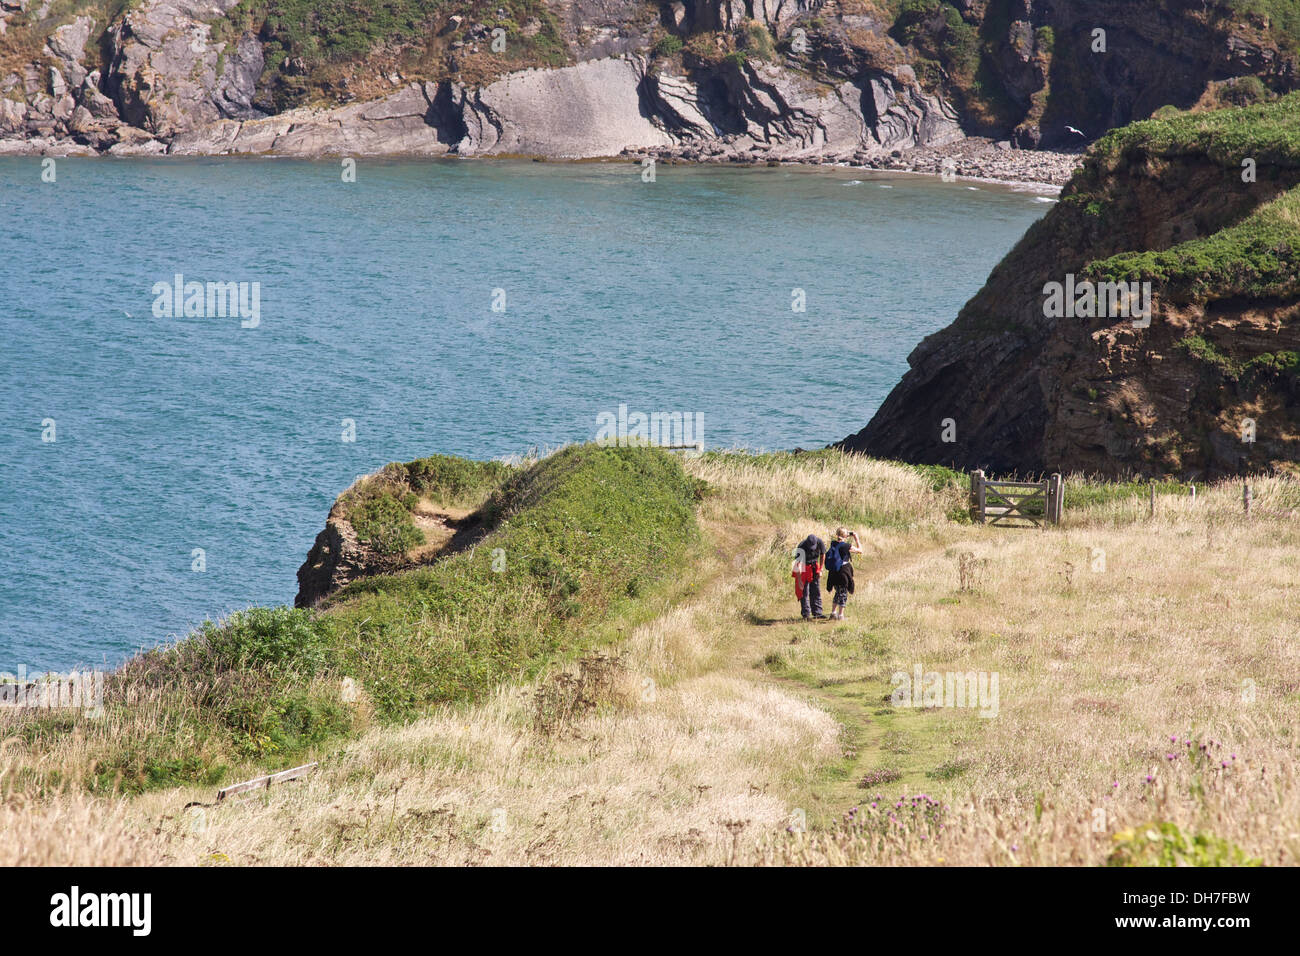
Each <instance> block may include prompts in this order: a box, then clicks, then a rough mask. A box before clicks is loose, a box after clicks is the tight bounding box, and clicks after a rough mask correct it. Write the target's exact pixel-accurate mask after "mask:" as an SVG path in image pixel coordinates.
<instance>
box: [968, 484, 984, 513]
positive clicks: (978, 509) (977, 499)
mask: <svg viewBox="0 0 1300 956" xmlns="http://www.w3.org/2000/svg"><path fill="white" fill-rule="evenodd" d="M970 516H971V520H972V521H977V522H979V523H980V524H983V523H984V472H983V471H972V472H971V473H970Z"/></svg>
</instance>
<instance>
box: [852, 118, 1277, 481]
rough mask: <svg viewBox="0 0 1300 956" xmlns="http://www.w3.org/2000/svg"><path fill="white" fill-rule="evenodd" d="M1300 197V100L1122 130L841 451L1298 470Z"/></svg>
mask: <svg viewBox="0 0 1300 956" xmlns="http://www.w3.org/2000/svg"><path fill="white" fill-rule="evenodd" d="M1298 186H1300V94H1292V95H1290V96H1287V97H1285V98H1283V99H1281V100H1278V101H1276V102H1274V103H1271V104H1268V105H1266V106H1255V107H1249V108H1240V109H1227V110H1220V111H1216V112H1211V113H1182V114H1179V115H1176V116H1169V117H1165V118H1162V119H1158V120H1152V121H1148V122H1145V123H1139V124H1134V125H1132V126H1129V127H1126V128H1125V129H1122V130H1118V131H1116V132H1114V133H1111V134H1110V135H1108V136H1107V137H1105V138H1104V139H1102V140H1101V141H1100V142H1098V143H1097V144H1096V145H1095V146H1094V147H1093V149H1092V150H1091V151H1090V152H1089V154H1088V157H1087V159H1086V161H1085V164H1084V166H1083V168H1082V169H1081V170H1080V172H1079V173H1077V174H1076V176H1075V177H1074V179H1073V180H1072V181H1071V182H1070V183H1069V184H1068V185H1067V186H1066V188H1065V190H1064V192H1063V193H1062V197H1061V201H1060V203H1059V204H1058V205H1057V206H1056V207H1055V208H1054V209H1053V210H1052V211H1051V212H1050V213H1049V214H1048V215H1047V216H1046V217H1045V218H1044V219H1043V220H1042V221H1040V222H1039V223H1038V224H1036V225H1035V226H1034V227H1033V228H1032V229H1031V230H1030V231H1029V233H1028V234H1027V235H1026V236H1025V238H1024V239H1023V240H1022V241H1021V242H1020V243H1019V245H1017V246H1016V248H1015V249H1014V250H1013V251H1012V252H1011V253H1010V254H1009V255H1008V256H1007V257H1006V259H1004V260H1003V262H1002V263H1001V264H999V265H998V267H997V268H996V269H995V270H994V271H993V273H992V275H991V276H990V277H989V280H988V282H987V284H986V285H985V286H984V288H983V289H982V290H981V291H980V292H979V293H978V294H977V295H976V296H975V297H974V298H973V299H972V300H971V301H970V302H969V303H968V304H967V305H966V307H965V308H963V309H962V311H961V313H960V314H959V315H958V317H957V319H956V321H955V322H954V323H953V324H952V325H951V326H949V327H948V328H946V329H944V330H943V331H941V332H938V333H936V334H935V335H932V336H930V337H929V338H927V339H925V340H924V341H923V342H922V343H921V344H920V345H919V346H917V348H916V349H915V351H914V352H913V353H912V354H911V355H910V356H909V358H908V363H909V365H910V369H909V371H908V372H907V374H906V375H905V376H904V378H903V380H902V382H901V383H900V384H899V385H898V386H897V387H896V388H895V389H894V391H893V392H892V393H891V394H890V395H889V397H888V399H887V400H886V401H885V403H884V404H883V405H882V406H881V408H880V410H879V411H878V412H877V413H876V415H875V416H874V417H873V418H872V420H871V422H870V423H869V424H868V425H867V427H866V428H865V429H863V430H862V431H861V432H859V433H858V434H857V435H854V436H852V437H850V438H848V439H845V440H844V441H843V442H842V443H841V445H842V447H844V448H846V449H849V450H853V451H859V452H864V453H867V454H871V455H874V456H879V457H885V458H897V459H902V460H905V461H911V462H918V463H945V464H955V465H957V466H958V467H963V468H976V467H983V468H986V469H990V470H992V471H996V472H1021V473H1025V472H1043V471H1047V470H1053V471H1064V472H1069V471H1084V472H1092V473H1096V474H1101V475H1107V476H1116V475H1124V474H1139V475H1179V476H1185V477H1221V476H1224V475H1231V474H1236V473H1238V472H1240V471H1244V470H1273V469H1289V468H1292V467H1294V465H1295V464H1296V463H1297V462H1300V429H1297V416H1298V415H1300V188H1298ZM1134 284H1136V285H1134ZM1144 284H1145V286H1144ZM1065 290H1070V291H1065ZM1128 293H1136V295H1135V296H1133V297H1132V298H1131V299H1130V298H1129V296H1128ZM1146 293H1149V295H1150V308H1149V309H1144V308H1143V305H1144V302H1143V295H1144V294H1146Z"/></svg>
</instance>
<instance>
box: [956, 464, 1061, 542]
mask: <svg viewBox="0 0 1300 956" xmlns="http://www.w3.org/2000/svg"><path fill="white" fill-rule="evenodd" d="M1040 505H1041V507H1039V506H1040ZM1064 508H1065V483H1064V482H1063V481H1062V480H1061V476H1060V475H1052V476H1051V477H1050V478H1047V479H1046V480H1044V481H990V480H989V479H988V478H985V477H984V472H982V471H972V472H971V475H970V516H971V520H973V521H976V522H978V523H979V524H1003V525H1007V526H1008V527H1012V528H1031V527H1032V528H1038V527H1042V526H1043V525H1044V524H1045V523H1046V524H1060V523H1061V512H1062V511H1063V510H1064Z"/></svg>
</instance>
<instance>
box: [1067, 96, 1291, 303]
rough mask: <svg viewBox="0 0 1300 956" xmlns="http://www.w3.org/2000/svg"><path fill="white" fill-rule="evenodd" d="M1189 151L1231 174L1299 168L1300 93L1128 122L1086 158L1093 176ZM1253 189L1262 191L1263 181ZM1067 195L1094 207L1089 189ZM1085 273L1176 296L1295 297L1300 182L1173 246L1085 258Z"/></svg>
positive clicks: (1183, 299) (1265, 177) (1203, 298)
mask: <svg viewBox="0 0 1300 956" xmlns="http://www.w3.org/2000/svg"><path fill="white" fill-rule="evenodd" d="M1191 156H1194V157H1206V158H1208V159H1209V160H1210V161H1211V162H1213V163H1216V164H1218V165H1220V166H1222V167H1224V169H1225V171H1226V174H1227V175H1230V176H1237V175H1238V174H1242V173H1244V169H1245V167H1243V163H1247V162H1248V161H1250V162H1253V164H1254V167H1253V169H1254V173H1255V175H1256V176H1257V177H1258V178H1259V179H1262V180H1266V181H1268V180H1271V179H1272V177H1271V176H1268V175H1266V174H1269V173H1273V172H1275V171H1276V170H1279V169H1280V170H1295V169H1300V93H1293V94H1291V95H1290V96H1286V97H1283V98H1282V99H1279V100H1277V101H1275V102H1273V103H1268V104H1262V105H1256V106H1249V107H1243V108H1239V109H1226V110H1216V111H1214V112H1211V113H1196V114H1193V113H1183V114H1179V115H1177V116H1174V117H1167V118H1162V119H1153V120H1148V121H1146V122H1143V123H1134V124H1133V125H1131V126H1127V127H1124V128H1123V129H1119V130H1115V131H1114V132H1112V133H1110V134H1108V135H1107V136H1106V137H1104V138H1103V139H1102V140H1101V141H1100V142H1098V143H1097V144H1096V146H1095V147H1094V148H1093V151H1092V154H1091V157H1090V160H1089V164H1090V166H1091V175H1094V176H1097V175H1099V174H1100V173H1101V172H1102V171H1104V170H1106V169H1111V168H1114V166H1115V165H1116V164H1117V163H1120V162H1127V161H1133V160H1136V161H1141V162H1148V161H1150V160H1151V159H1152V158H1155V159H1161V160H1168V159H1175V158H1184V157H1191ZM1270 167H1271V168H1270ZM1291 178H1292V179H1294V178H1295V177H1294V175H1292V177H1291ZM1259 188H1260V190H1261V195H1267V193H1264V192H1263V190H1264V189H1265V188H1266V187H1265V186H1264V185H1262V184H1261V185H1260V187H1259ZM1071 199H1072V200H1073V201H1076V202H1084V203H1086V204H1087V205H1088V206H1089V208H1091V207H1092V206H1094V205H1096V206H1098V208H1099V209H1100V204H1099V203H1098V201H1097V200H1096V199H1094V198H1091V197H1090V194H1089V193H1088V192H1086V191H1081V192H1078V193H1076V194H1075V195H1074V196H1072V197H1071ZM1087 271H1088V272H1089V273H1091V274H1094V275H1098V276H1100V277H1102V278H1104V279H1105V280H1107V281H1135V280H1139V279H1144V280H1150V281H1152V282H1153V283H1155V284H1156V285H1157V287H1158V290H1159V293H1160V294H1162V295H1163V296H1164V297H1166V298H1170V299H1172V300H1173V301H1178V302H1188V301H1201V302H1207V301H1214V300H1221V299H1227V298H1232V297H1235V296H1249V297H1252V298H1285V297H1294V296H1295V295H1296V294H1297V293H1300V187H1296V188H1293V189H1291V190H1290V191H1288V192H1284V193H1282V195H1280V196H1278V197H1277V198H1276V199H1273V200H1272V201H1270V202H1265V203H1262V204H1260V205H1259V206H1257V207H1256V208H1254V209H1253V210H1252V211H1251V212H1250V213H1249V214H1248V215H1247V216H1246V217H1245V218H1244V219H1242V220H1240V221H1238V222H1236V223H1233V224H1232V225H1229V226H1227V227H1226V228H1223V229H1220V230H1218V231H1217V232H1213V233H1211V234H1209V235H1206V236H1201V237H1199V238H1196V239H1193V240H1190V241H1188V242H1184V243H1180V244H1178V245H1175V246H1173V247H1172V248H1170V249H1164V250H1145V251H1141V252H1125V253H1121V254H1119V255H1115V256H1111V257H1109V258H1106V259H1102V260H1098V261H1095V262H1092V263H1090V264H1089V265H1088V267H1087Z"/></svg>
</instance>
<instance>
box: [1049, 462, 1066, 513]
mask: <svg viewBox="0 0 1300 956" xmlns="http://www.w3.org/2000/svg"><path fill="white" fill-rule="evenodd" d="M1048 488H1049V491H1048V493H1047V502H1048V512H1047V520H1048V521H1050V522H1051V523H1052V524H1060V523H1061V514H1062V512H1063V511H1064V510H1065V481H1064V479H1062V478H1061V474H1060V472H1055V473H1053V475H1052V477H1051V479H1049V484H1048Z"/></svg>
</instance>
